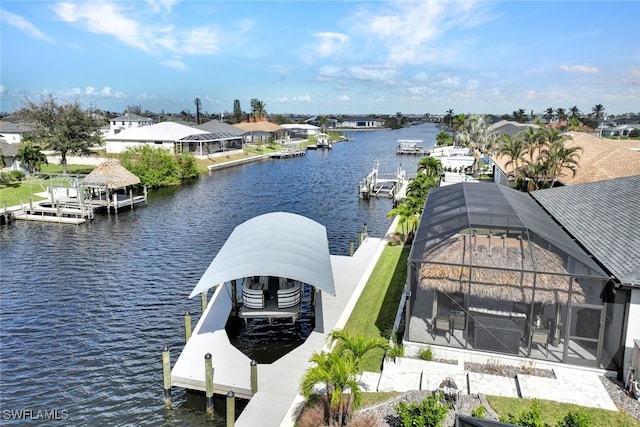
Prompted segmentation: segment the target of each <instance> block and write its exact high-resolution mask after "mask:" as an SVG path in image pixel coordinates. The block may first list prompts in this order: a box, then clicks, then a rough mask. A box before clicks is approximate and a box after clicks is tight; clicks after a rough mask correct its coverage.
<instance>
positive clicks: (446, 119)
mask: <svg viewBox="0 0 640 427" xmlns="http://www.w3.org/2000/svg"><path fill="white" fill-rule="evenodd" d="M444 124H445V125H447V126H448V127H449V128H451V127H452V126H453V109H451V108H450V109H448V110H447V115H446V116H444Z"/></svg>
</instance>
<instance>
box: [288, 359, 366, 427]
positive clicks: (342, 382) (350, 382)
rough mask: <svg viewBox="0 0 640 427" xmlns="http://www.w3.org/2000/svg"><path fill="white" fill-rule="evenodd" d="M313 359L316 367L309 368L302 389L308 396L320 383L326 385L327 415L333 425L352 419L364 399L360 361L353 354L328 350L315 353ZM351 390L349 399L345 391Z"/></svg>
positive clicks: (339, 424)
mask: <svg viewBox="0 0 640 427" xmlns="http://www.w3.org/2000/svg"><path fill="white" fill-rule="evenodd" d="M310 362H313V363H315V366H313V367H311V368H309V369H307V370H306V372H305V374H304V376H303V377H302V382H301V384H300V388H301V390H302V393H303V395H304V396H305V398H306V399H309V397H310V396H311V394H312V392H313V390H314V388H315V386H316V384H319V383H321V384H324V386H325V394H324V403H325V410H326V412H325V417H326V418H327V419H328V421H329V425H330V426H341V425H343V424H344V423H345V421H346V420H347V419H348V418H349V416H350V414H351V408H352V407H353V405H354V404H357V403H358V402H359V401H360V397H361V392H360V386H359V384H358V379H357V367H356V362H355V359H354V357H353V355H352V354H349V353H340V352H336V351H333V352H330V353H327V352H325V351H323V352H321V353H314V354H313V355H312V356H311V359H310ZM347 391H349V396H348V398H346V399H345V396H344V395H345V392H347Z"/></svg>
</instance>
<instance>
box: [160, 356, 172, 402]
mask: <svg viewBox="0 0 640 427" xmlns="http://www.w3.org/2000/svg"><path fill="white" fill-rule="evenodd" d="M162 378H163V383H164V386H163V387H164V409H170V408H171V353H170V352H169V347H167V346H165V347H164V350H163V351H162Z"/></svg>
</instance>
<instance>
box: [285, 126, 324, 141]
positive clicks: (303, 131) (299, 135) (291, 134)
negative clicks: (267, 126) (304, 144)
mask: <svg viewBox="0 0 640 427" xmlns="http://www.w3.org/2000/svg"><path fill="white" fill-rule="evenodd" d="M280 126H281V127H282V128H283V129H284V130H285V131H286V132H285V133H286V138H287V139H307V138H309V137H310V136H315V135H318V134H319V133H320V127H318V126H314V125H310V124H306V123H305V124H300V123H291V124H282V125H280Z"/></svg>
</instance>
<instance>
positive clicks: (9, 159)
mask: <svg viewBox="0 0 640 427" xmlns="http://www.w3.org/2000/svg"><path fill="white" fill-rule="evenodd" d="M18 150H20V146H19V145H18V144H9V143H8V142H6V141H5V140H4V139H0V154H1V155H2V167H1V168H0V169H1V170H2V172H10V171H18V170H21V171H23V172H25V173H26V172H27V170H26V168H24V167H22V164H21V163H20V161H19V160H18V159H16V156H17V155H18Z"/></svg>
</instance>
